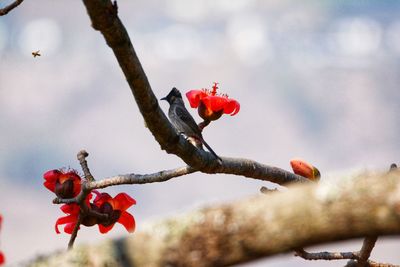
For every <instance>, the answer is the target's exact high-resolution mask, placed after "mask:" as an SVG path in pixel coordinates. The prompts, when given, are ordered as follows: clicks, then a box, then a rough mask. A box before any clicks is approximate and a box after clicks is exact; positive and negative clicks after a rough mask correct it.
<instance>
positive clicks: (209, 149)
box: [201, 138, 222, 161]
mask: <svg viewBox="0 0 400 267" xmlns="http://www.w3.org/2000/svg"><path fill="white" fill-rule="evenodd" d="M201 142H202V143H203V144H204V145H205V147H206V148H207V149H208V151H210V153H211V154H213V156H214V157H216V158H217V159H218V160H219V161H222V159H221V158H220V157H218V155H217V154H216V153H215V152H214V150H212V148H211V147H210V146H209V145H208V144H207V143H206V141H204V139H203V138H201Z"/></svg>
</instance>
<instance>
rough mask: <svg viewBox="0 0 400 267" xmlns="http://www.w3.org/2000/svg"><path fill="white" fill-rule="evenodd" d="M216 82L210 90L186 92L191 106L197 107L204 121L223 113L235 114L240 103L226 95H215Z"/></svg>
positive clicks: (218, 116) (214, 118) (217, 117)
mask: <svg viewBox="0 0 400 267" xmlns="http://www.w3.org/2000/svg"><path fill="white" fill-rule="evenodd" d="M217 85H218V83H214V85H213V87H212V90H211V91H210V90H207V89H202V90H190V91H189V92H187V93H186V97H187V98H188V100H189V103H190V106H191V107H192V108H198V110H197V111H198V113H199V116H200V117H201V118H203V119H204V120H205V121H213V120H217V119H219V118H220V117H221V116H222V114H223V113H225V114H230V115H231V116H233V115H236V114H237V113H238V112H239V110H240V104H239V102H237V101H236V100H234V99H229V98H228V96H227V95H217V89H218V86H217Z"/></svg>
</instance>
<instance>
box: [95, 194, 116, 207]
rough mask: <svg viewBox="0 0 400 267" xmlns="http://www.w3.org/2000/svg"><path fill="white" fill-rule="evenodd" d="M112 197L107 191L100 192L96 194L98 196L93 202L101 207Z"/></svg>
mask: <svg viewBox="0 0 400 267" xmlns="http://www.w3.org/2000/svg"><path fill="white" fill-rule="evenodd" d="M111 199H112V197H111V196H110V195H109V194H107V193H100V194H98V195H97V196H96V198H95V199H94V200H93V203H94V204H95V205H96V206H97V207H100V206H101V205H103V204H104V203H105V202H109V200H111Z"/></svg>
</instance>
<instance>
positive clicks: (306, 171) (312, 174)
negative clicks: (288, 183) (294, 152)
mask: <svg viewBox="0 0 400 267" xmlns="http://www.w3.org/2000/svg"><path fill="white" fill-rule="evenodd" d="M290 165H291V166H292V169H293V172H294V173H295V174H298V175H300V176H303V177H305V178H307V179H309V180H312V181H319V179H320V178H321V173H320V172H319V170H318V169H317V168H316V167H314V166H313V165H311V164H310V163H308V162H306V161H305V160H302V159H292V160H291V161H290Z"/></svg>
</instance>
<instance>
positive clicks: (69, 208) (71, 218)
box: [54, 193, 97, 234]
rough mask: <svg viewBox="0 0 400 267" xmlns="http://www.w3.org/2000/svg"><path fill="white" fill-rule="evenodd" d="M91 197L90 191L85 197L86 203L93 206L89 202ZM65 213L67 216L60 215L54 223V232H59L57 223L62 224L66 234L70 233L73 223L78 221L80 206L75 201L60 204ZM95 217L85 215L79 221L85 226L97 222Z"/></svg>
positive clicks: (73, 226)
mask: <svg viewBox="0 0 400 267" xmlns="http://www.w3.org/2000/svg"><path fill="white" fill-rule="evenodd" d="M91 198H92V194H91V193H90V194H89V195H88V196H87V197H86V200H85V201H86V205H88V206H90V207H92V206H94V205H93V204H91V203H90V199H91ZM60 209H61V210H62V211H63V212H64V213H65V214H68V215H67V216H64V217H60V218H58V219H57V221H56V224H55V226H54V227H55V229H56V233H57V234H59V233H60V230H58V226H59V225H63V224H65V226H64V232H66V233H67V234H72V232H73V230H74V228H75V225H76V223H77V221H78V216H79V213H80V207H79V205H78V204H76V203H72V204H64V205H62V206H61V208H60ZM96 219H97V218H93V217H91V216H85V217H84V219H83V220H82V221H81V223H82V224H83V225H85V226H93V225H95V224H96V223H97V220H96Z"/></svg>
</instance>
